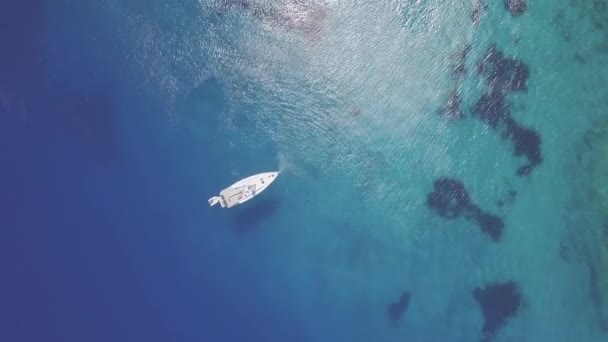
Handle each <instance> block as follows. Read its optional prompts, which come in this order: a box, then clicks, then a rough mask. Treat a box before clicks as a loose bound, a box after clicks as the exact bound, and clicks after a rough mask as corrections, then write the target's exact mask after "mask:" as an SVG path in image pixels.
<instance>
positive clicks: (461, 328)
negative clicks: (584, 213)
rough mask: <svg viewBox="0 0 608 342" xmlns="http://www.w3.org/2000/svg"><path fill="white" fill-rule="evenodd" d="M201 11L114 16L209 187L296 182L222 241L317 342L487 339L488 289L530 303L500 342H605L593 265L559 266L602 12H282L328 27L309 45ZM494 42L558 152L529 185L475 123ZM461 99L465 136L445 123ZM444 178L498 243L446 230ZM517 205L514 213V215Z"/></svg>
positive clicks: (600, 50)
mask: <svg viewBox="0 0 608 342" xmlns="http://www.w3.org/2000/svg"><path fill="white" fill-rule="evenodd" d="M254 4H255V2H254ZM192 6H193V7H192V8H188V7H187V6H186V5H174V6H168V5H167V6H161V5H160V4H159V5H158V7H151V8H146V9H143V8H137V9H131V10H130V11H129V10H128V9H126V8H124V6H123V5H121V4H119V3H114V4H111V5H108V8H109V9H112V10H113V11H114V14H115V15H117V16H118V17H120V18H122V19H123V20H124V25H125V27H126V28H128V29H129V30H130V31H129V32H130V33H129V34H128V35H129V36H130V37H129V38H127V39H132V40H134V41H135V42H136V46H137V47H138V48H137V49H134V50H133V51H130V52H129V53H130V55H131V56H132V59H133V60H134V64H135V68H136V70H137V72H138V73H139V74H141V76H142V77H146V78H147V79H148V80H149V83H148V85H149V86H150V88H152V89H153V91H156V92H159V93H160V94H162V95H163V98H164V99H165V103H164V104H165V105H166V106H167V108H168V110H169V111H170V118H171V120H173V121H174V122H175V125H176V127H180V128H184V129H186V130H187V131H189V133H190V134H192V135H193V138H192V139H193V140H192V141H193V143H197V144H200V147H199V148H200V150H201V153H206V154H207V155H208V156H209V159H208V160H206V163H205V165H200V166H199V167H200V170H201V176H202V177H201V178H202V179H200V180H198V181H197V182H200V184H202V185H201V186H203V188H205V189H209V190H212V189H213V187H215V188H217V189H220V188H221V187H222V186H224V185H226V184H229V183H230V182H231V181H232V180H234V179H237V178H239V177H242V176H246V175H247V174H250V173H254V172H258V171H264V170H266V169H276V168H281V169H282V170H283V171H284V173H283V174H282V176H281V178H280V180H279V181H278V182H277V183H276V184H275V185H273V188H272V190H270V191H269V193H267V194H264V196H265V197H266V198H261V199H259V200H260V201H261V202H263V201H275V202H272V203H271V204H269V206H270V207H272V208H274V207H276V208H275V209H268V211H270V214H269V215H268V217H266V218H264V219H263V220H261V221H260V222H257V225H258V226H257V227H256V228H255V229H253V230H251V231H247V232H246V233H245V234H241V233H237V234H235V233H234V232H233V231H230V230H225V229H224V231H223V232H222V230H223V228H222V227H221V226H220V227H216V229H215V231H214V233H213V234H214V239H213V241H214V242H213V243H216V244H218V245H221V246H223V248H224V253H222V254H221V255H222V256H221V257H222V258H237V260H235V261H234V262H235V263H236V264H238V265H240V266H241V267H243V268H245V269H247V270H248V272H254V273H255V274H256V276H255V279H256V282H257V285H258V286H259V287H260V290H259V293H257V296H259V297H260V298H261V299H262V301H265V302H268V303H270V304H269V305H271V306H272V307H274V308H275V310H277V312H280V313H281V314H282V315H287V316H289V317H291V318H292V319H294V320H296V321H297V322H299V324H300V325H301V326H302V327H303V329H304V330H305V331H307V332H309V334H310V335H309V338H310V340H317V341H325V340H345V339H349V340H351V341H353V340H361V341H370V340H387V341H388V340H395V341H396V340H400V339H402V338H404V337H405V336H407V337H409V338H410V339H413V340H463V341H471V340H475V339H476V338H477V337H478V336H479V333H480V327H481V325H482V323H483V318H482V315H481V313H480V310H479V306H478V304H477V303H476V302H475V300H474V299H473V296H472V294H471V293H472V289H473V288H475V287H477V286H482V285H484V284H486V283H490V282H495V281H506V280H514V281H516V282H517V283H518V284H519V285H520V287H521V289H522V292H523V298H524V304H522V306H523V307H522V309H521V310H520V311H519V313H518V314H517V316H516V317H515V318H514V319H512V320H511V321H510V322H509V323H508V324H506V325H505V327H504V328H503V329H502V330H501V332H500V338H501V339H502V340H529V341H540V340H553V341H572V340H579V339H581V340H587V341H592V340H595V341H599V340H602V339H603V338H605V336H604V337H602V336H603V335H602V333H601V332H600V330H599V328H598V327H597V326H596V325H595V324H594V320H595V314H596V313H595V311H594V307H593V304H592V298H591V296H590V292H589V287H590V284H589V278H588V276H587V274H586V272H587V271H586V269H585V267H584V266H581V265H572V264H568V263H565V262H564V261H563V260H561V259H560V258H559V249H560V244H561V241H562V238H563V233H564V231H565V230H566V229H567V228H566V226H565V224H564V218H563V215H564V213H565V211H566V210H567V209H566V208H567V207H568V205H569V201H570V200H571V194H572V192H575V191H576V190H577V189H576V188H573V187H572V186H571V185H570V180H569V179H568V177H567V175H568V170H567V168H568V167H570V165H571V160H572V158H573V154H574V145H575V143H576V141H577V140H579V139H581V136H582V134H583V133H584V131H585V130H586V129H588V128H589V127H590V125H591V124H592V122H593V120H594V119H597V118H598V117H600V116H602V115H605V112H606V108H607V103H606V97H605V96H601V95H600V94H598V92H600V93H601V92H603V86H604V85H605V82H606V77H608V73H607V72H606V71H607V69H606V61H607V60H606V52H605V50H606V43H607V41H606V31H605V28H601V29H600V28H598V27H596V26H594V23H593V20H594V18H593V15H594V10H593V9H592V8H591V7H590V6H586V4H582V3H575V2H572V3H566V2H563V3H559V2H554V1H543V2H540V1H534V2H529V3H528V8H527V10H526V12H525V13H524V14H523V15H522V16H519V17H512V16H511V15H510V14H509V13H508V12H507V11H506V10H505V8H504V7H503V5H502V2H499V1H496V2H491V3H488V4H487V8H486V10H485V11H483V15H482V16H481V17H480V19H479V22H478V23H477V24H473V23H472V22H471V19H470V13H471V11H472V8H473V6H475V3H474V2H467V3H456V2H442V1H423V2H413V1H411V2H407V1H404V2H400V3H398V2H395V3H394V4H392V3H391V4H388V3H387V4H385V5H383V4H378V3H377V2H373V1H358V2H356V3H350V2H344V1H336V2H332V1H327V3H326V4H325V5H319V7H318V8H317V7H314V6H311V7H306V6H303V7H302V8H301V9H298V8H296V5H293V4H292V5H289V4H276V5H272V6H271V5H269V6H270V7H273V8H278V11H287V10H288V9H289V8H291V9H292V10H293V11H294V13H295V14H294V15H297V14H301V15H303V16H305V15H308V14H309V13H310V12H313V11H320V12H322V13H323V16H319V17H322V18H323V19H322V20H323V21H322V23H320V26H321V27H320V28H319V31H318V32H312V33H311V32H305V30H299V29H298V28H295V29H292V30H287V29H286V28H285V26H282V25H281V24H280V23H277V22H274V21H273V18H271V17H263V16H262V17H260V16H258V17H256V16H255V15H254V14H253V11H249V12H248V11H246V10H243V9H239V8H235V9H232V10H228V11H226V12H223V13H222V16H221V18H219V17H215V16H214V15H213V14H210V12H209V10H208V9H206V6H205V5H194V4H193V5H192ZM289 6H292V7H289ZM587 7H589V8H587ZM298 11H299V12H298ZM135 13H138V15H139V16H138V15H136V14H135ZM178 18H179V19H178ZM600 19H601V18H600ZM319 20H321V19H319ZM602 24H605V20H604V23H602ZM310 25H311V26H312V25H313V24H310ZM492 43H493V44H496V46H497V48H498V49H499V50H501V51H502V52H503V53H504V54H505V55H507V56H509V57H513V58H517V59H519V60H521V61H522V62H524V63H525V64H526V65H527V66H528V67H529V70H530V78H529V81H528V90H527V92H520V93H516V92H514V93H513V94H511V95H508V96H507V101H508V105H509V108H510V111H511V115H512V117H513V118H514V119H515V120H516V121H517V122H518V123H520V124H521V125H523V126H525V127H529V128H532V129H534V130H537V131H538V132H539V135H540V137H541V139H542V144H541V151H542V152H541V153H542V156H543V162H542V164H540V165H539V166H538V167H537V168H535V169H534V170H533V171H532V172H531V174H530V175H529V176H526V177H518V176H516V175H515V171H516V170H517V169H518V167H520V166H521V165H522V164H523V162H524V159H522V158H517V157H514V156H513V154H512V148H513V147H512V143H511V142H510V141H508V140H505V139H502V138H501V137H500V136H499V134H498V133H497V132H496V131H494V130H492V129H490V128H488V127H487V126H485V125H484V124H483V122H481V121H480V120H476V119H474V118H473V117H472V115H471V108H472V107H473V105H474V103H475V101H476V100H477V98H478V97H479V96H480V94H481V93H482V92H483V89H484V83H483V78H482V77H480V75H478V74H476V73H475V72H474V70H475V61H476V60H477V59H478V58H479V57H480V56H482V55H483V54H484V53H485V51H486V50H487V48H488V47H489V45H490V44H492ZM467 44H470V45H471V47H472V49H471V52H470V53H469V55H468V56H467V58H466V60H465V61H464V63H465V68H466V69H467V73H466V75H465V76H464V77H463V78H462V79H461V80H454V78H453V77H452V75H451V68H452V65H453V64H454V57H453V56H454V55H457V54H458V53H459V52H460V51H462V49H463V48H464V47H465V46H466V45H467ZM210 77H212V78H213V81H210V82H211V83H213V82H217V83H214V84H216V85H217V87H221V88H222V89H223V91H224V92H225V94H224V96H225V99H226V100H225V102H226V106H225V108H224V109H223V111H222V112H221V114H219V116H218V117H211V116H210V115H209V116H206V115H203V114H204V113H205V109H202V108H201V107H196V106H201V105H202V106H204V105H205V104H200V103H199V104H197V103H195V102H192V101H191V102H188V101H189V100H188V99H187V97H188V96H189V94H192V96H194V97H196V96H197V94H196V90H194V89H196V88H195V87H196V86H197V85H198V84H201V82H204V81H205V80H207V79H209V78H210ZM208 84H209V83H208ZM453 89H456V90H457V91H458V92H459V94H460V96H461V97H462V108H463V110H464V111H465V116H466V118H465V119H463V120H449V119H446V118H445V117H441V116H438V115H437V114H436V110H437V109H438V108H439V107H440V106H441V105H442V103H444V101H446V98H447V96H448V94H449V93H450V91H452V90H453ZM193 101H195V100H193ZM176 108H177V109H176ZM216 158H217V159H216ZM216 160H217V162H216ZM220 160H221V161H220ZM203 175H204V176H203ZM440 176H450V177H454V178H456V179H459V180H460V181H462V182H463V183H464V184H465V186H466V188H467V190H468V192H469V194H470V196H471V198H472V199H473V201H474V202H475V203H477V205H479V206H480V207H482V208H483V209H484V210H486V211H488V212H490V213H494V214H496V215H499V216H500V217H502V218H503V219H504V222H505V229H504V234H503V239H502V240H501V241H500V242H498V243H495V242H492V241H490V239H488V238H487V237H486V236H485V235H483V234H481V233H480V231H479V229H478V228H477V227H476V225H475V224H474V223H472V222H471V221H468V220H466V219H457V220H453V221H448V220H444V219H442V218H440V217H438V216H435V215H433V213H432V212H431V211H430V210H429V209H428V208H427V207H426V206H425V205H424V200H425V198H426V195H427V193H428V192H429V191H431V188H432V182H433V180H434V179H435V178H437V177H440ZM511 190H514V191H516V192H517V195H516V198H515V199H514V200H513V201H512V202H508V204H506V205H504V206H503V207H498V206H497V205H496V204H495V203H496V201H497V200H499V199H501V198H507V197H508V195H507V194H508V192H509V191H511ZM209 195H211V193H210V194H209ZM261 205H262V206H263V205H264V204H261ZM252 206H255V204H252ZM263 209H264V208H262V209H260V210H263ZM202 210H208V209H202ZM239 210H241V209H239ZM242 210H243V211H245V212H246V213H247V214H248V215H255V213H254V212H253V211H255V210H258V208H254V209H251V212H247V210H248V209H242ZM206 215H209V216H217V215H220V216H221V217H224V218H225V219H226V220H230V219H231V218H229V216H231V215H237V216H238V215H243V214H241V213H239V212H238V211H236V210H235V211H234V213H232V212H231V213H224V212H219V211H217V210H215V211H213V212H209V213H208V214H206ZM242 220H243V221H245V222H248V221H249V219H248V218H243V219H242ZM240 224H245V223H242V222H241V223H240ZM188 234H189V235H188V240H190V241H197V240H199V239H201V234H202V233H201V232H200V231H199V230H196V229H193V230H191V231H190V232H189V233H188ZM207 244H211V241H207ZM195 245H198V243H195ZM235 249H238V250H239V251H246V252H244V253H242V254H241V253H239V255H242V256H243V258H242V259H239V258H238V257H237V256H229V255H230V254H232V251H234V250H235ZM190 250H191V249H190ZM197 253H198V252H197V251H196V250H191V254H188V255H186V256H184V258H185V259H196V255H197ZM250 255H254V257H253V258H251V257H249V256H250ZM218 257H219V256H218ZM189 263H191V265H192V266H191V267H193V268H196V267H197V263H196V261H194V260H190V261H189ZM403 291H410V292H411V294H412V297H411V302H410V305H409V308H408V310H407V313H406V314H405V317H404V318H403V322H402V324H401V325H400V326H398V327H396V328H395V327H391V326H389V325H388V324H387V318H386V305H388V303H390V302H392V301H394V300H396V298H398V296H399V294H400V293H401V292H403Z"/></svg>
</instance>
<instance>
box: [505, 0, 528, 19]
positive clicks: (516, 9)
mask: <svg viewBox="0 0 608 342" xmlns="http://www.w3.org/2000/svg"><path fill="white" fill-rule="evenodd" d="M504 4H505V8H506V9H507V10H508V11H509V12H511V15H512V16H514V17H516V16H519V15H521V14H522V13H524V11H525V10H526V8H527V7H528V3H527V1H526V0H504Z"/></svg>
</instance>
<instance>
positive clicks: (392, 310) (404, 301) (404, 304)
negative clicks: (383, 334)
mask: <svg viewBox="0 0 608 342" xmlns="http://www.w3.org/2000/svg"><path fill="white" fill-rule="evenodd" d="M410 298H411V294H410V293H409V292H403V293H402V294H401V296H400V297H399V299H398V300H397V301H396V302H393V303H390V304H389V305H388V306H387V308H386V311H387V314H388V317H389V319H390V321H391V322H392V323H393V324H397V323H399V321H400V320H401V317H403V315H404V314H405V312H406V311H407V308H408V307H409V305H410Z"/></svg>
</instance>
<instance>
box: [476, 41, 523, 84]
mask: <svg viewBox="0 0 608 342" xmlns="http://www.w3.org/2000/svg"><path fill="white" fill-rule="evenodd" d="M477 72H479V73H481V74H483V75H484V76H485V78H486V84H487V86H488V88H489V92H500V93H502V94H504V95H507V94H508V93H510V92H512V91H527V89H528V86H527V82H528V78H529V77H530V70H529V68H528V66H527V65H526V64H525V63H523V62H522V61H520V60H518V59H515V58H511V57H507V56H505V55H504V54H503V53H502V52H501V51H500V50H498V49H497V48H496V46H495V45H494V44H492V45H491V46H490V47H489V48H488V50H487V51H486V53H485V55H484V57H483V58H481V59H479V60H478V61H477Z"/></svg>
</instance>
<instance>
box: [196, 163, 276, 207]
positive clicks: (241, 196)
mask: <svg viewBox="0 0 608 342" xmlns="http://www.w3.org/2000/svg"><path fill="white" fill-rule="evenodd" d="M279 173H280V172H278V171H275V172H263V173H258V174H257V175H253V176H249V177H247V178H243V179H241V180H240V181H238V182H236V183H234V184H232V185H231V186H229V187H227V188H226V189H224V190H222V191H220V195H219V196H213V197H211V198H210V199H209V200H208V201H209V205H210V206H214V205H216V204H217V203H219V204H220V205H221V206H222V208H232V207H234V206H235V205H239V204H242V203H245V202H247V201H249V200H250V199H252V198H254V197H255V196H256V195H259V194H260V193H261V192H262V191H264V190H266V188H268V186H269V185H270V184H271V183H272V182H274V180H275V179H277V176H278V175H279Z"/></svg>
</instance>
